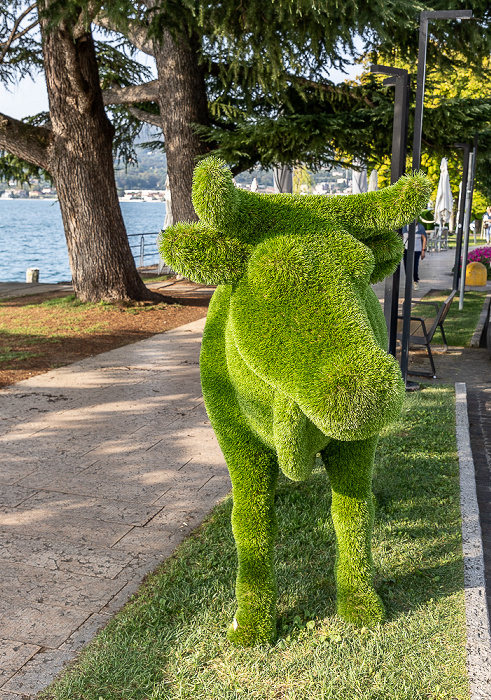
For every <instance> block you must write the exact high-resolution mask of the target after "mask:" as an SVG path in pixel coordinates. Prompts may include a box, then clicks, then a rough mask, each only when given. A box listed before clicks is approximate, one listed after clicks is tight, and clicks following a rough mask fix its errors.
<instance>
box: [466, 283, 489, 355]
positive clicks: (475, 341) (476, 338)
mask: <svg viewBox="0 0 491 700" xmlns="http://www.w3.org/2000/svg"><path fill="white" fill-rule="evenodd" d="M490 305H491V292H490V293H489V294H487V295H486V298H485V300H484V304H483V305H482V311H481V315H480V316H479V321H478V322H477V326H476V330H475V331H474V333H473V334H472V338H471V342H470V346H471V348H478V347H479V344H480V341H481V335H482V332H483V329H484V325H485V323H486V319H487V317H488V313H489V307H490Z"/></svg>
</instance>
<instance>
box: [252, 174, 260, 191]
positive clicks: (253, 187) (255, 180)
mask: <svg viewBox="0 0 491 700" xmlns="http://www.w3.org/2000/svg"><path fill="white" fill-rule="evenodd" d="M257 190H258V185H257V177H255V178H254V179H253V181H252V182H251V192H257Z"/></svg>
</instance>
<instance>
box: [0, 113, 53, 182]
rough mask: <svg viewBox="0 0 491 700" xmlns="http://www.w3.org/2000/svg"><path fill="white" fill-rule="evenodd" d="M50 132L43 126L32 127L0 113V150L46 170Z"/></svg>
mask: <svg viewBox="0 0 491 700" xmlns="http://www.w3.org/2000/svg"><path fill="white" fill-rule="evenodd" d="M50 141H51V131H50V130H49V129H47V128H46V127H44V126H32V125H31V124H26V123H25V122H21V121H19V120H18V119H13V117H9V116H7V115H6V114H1V113H0V148H1V149H3V150H5V151H8V152H9V153H12V155H14V156H17V157H18V158H22V160H26V161H27V162H28V163H32V164H33V165H37V166H38V167H40V168H44V170H49V168H48V146H49V144H50Z"/></svg>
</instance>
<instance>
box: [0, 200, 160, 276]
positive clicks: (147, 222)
mask: <svg viewBox="0 0 491 700" xmlns="http://www.w3.org/2000/svg"><path fill="white" fill-rule="evenodd" d="M120 206H121V211H122V213H123V218H124V222H125V224H126V230H127V232H128V236H129V240H130V245H131V248H132V251H133V253H134V255H135V257H136V260H137V264H139V262H140V235H137V236H136V235H133V234H144V233H150V234H155V233H156V232H157V231H159V230H160V229H161V227H162V224H163V222H164V219H165V204H164V203H160V202H140V201H135V202H121V204H120ZM144 240H145V260H144V264H145V265H153V264H155V263H156V262H157V260H158V253H157V249H156V247H155V235H148V236H145V239H144ZM28 267H38V268H39V270H40V272H39V281H40V282H52V283H53V282H62V281H69V280H70V279H71V273H70V266H69V264H68V253H67V249H66V243H65V234H64V231H63V224H62V221H61V213H60V205H59V204H58V202H57V201H54V200H48V199H44V200H39V201H36V200H30V199H0V282H25V281H26V270H27V268H28Z"/></svg>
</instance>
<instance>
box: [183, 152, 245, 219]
mask: <svg viewBox="0 0 491 700" xmlns="http://www.w3.org/2000/svg"><path fill="white" fill-rule="evenodd" d="M238 199H239V197H238V192H237V189H236V187H235V185H234V182H233V178H232V173H231V172H230V170H229V168H228V167H227V164H226V163H225V161H224V160H221V159H220V158H215V157H214V156H210V157H209V158H205V159H204V160H202V161H201V163H199V164H198V165H197V166H196V168H195V170H194V175H193V206H194V209H195V211H196V213H197V215H198V216H199V218H200V220H201V221H203V222H204V223H205V224H208V225H209V226H211V227H212V228H214V229H222V230H223V229H229V228H230V226H232V225H233V222H234V219H235V217H236V212H237V205H238Z"/></svg>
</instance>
